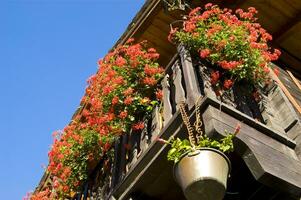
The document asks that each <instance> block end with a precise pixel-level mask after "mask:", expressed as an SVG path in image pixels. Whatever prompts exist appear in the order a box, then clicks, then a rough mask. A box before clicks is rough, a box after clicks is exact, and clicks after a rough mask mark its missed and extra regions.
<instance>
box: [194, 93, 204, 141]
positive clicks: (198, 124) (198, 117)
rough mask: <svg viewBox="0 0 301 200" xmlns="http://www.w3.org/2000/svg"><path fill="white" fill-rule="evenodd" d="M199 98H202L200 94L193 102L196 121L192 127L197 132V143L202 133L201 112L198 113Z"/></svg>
mask: <svg viewBox="0 0 301 200" xmlns="http://www.w3.org/2000/svg"><path fill="white" fill-rule="evenodd" d="M201 99H202V96H200V97H199V98H198V99H197V101H196V103H195V112H196V114H195V115H196V121H195V122H194V127H195V130H196V132H197V137H196V139H197V143H198V142H199V141H200V138H202V137H203V134H204V133H203V130H202V126H203V122H202V119H201V113H200V106H201V103H200V102H201Z"/></svg>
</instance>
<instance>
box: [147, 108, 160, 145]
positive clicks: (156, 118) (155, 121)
mask: <svg viewBox="0 0 301 200" xmlns="http://www.w3.org/2000/svg"><path fill="white" fill-rule="evenodd" d="M162 127H163V124H162V117H161V114H160V110H159V107H157V106H156V107H155V108H154V111H153V113H152V123H151V130H150V131H151V142H152V141H154V140H156V138H157V137H158V134H159V133H160V131H161V129H162Z"/></svg>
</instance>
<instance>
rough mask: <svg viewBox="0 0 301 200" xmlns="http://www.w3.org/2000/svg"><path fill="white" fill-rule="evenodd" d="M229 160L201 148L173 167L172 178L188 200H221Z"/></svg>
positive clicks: (212, 151) (225, 183)
mask: <svg viewBox="0 0 301 200" xmlns="http://www.w3.org/2000/svg"><path fill="white" fill-rule="evenodd" d="M230 169H231V163H230V160H229V159H228V158H227V156H226V155H225V154H223V153H222V152H220V151H218V150H216V149H211V148H201V149H199V150H197V151H195V152H193V153H189V154H186V155H184V156H183V157H182V159H181V160H180V162H178V163H177V164H176V165H175V166H174V176H175V179H176V181H177V182H178V183H179V185H180V186H181V188H182V190H183V192H184V195H185V197H186V199H188V200H221V199H223V197H224V195H225V191H226V187H227V179H228V176H229V172H230Z"/></svg>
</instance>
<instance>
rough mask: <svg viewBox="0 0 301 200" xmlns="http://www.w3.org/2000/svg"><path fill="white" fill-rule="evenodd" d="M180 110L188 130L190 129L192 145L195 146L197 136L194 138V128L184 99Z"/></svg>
mask: <svg viewBox="0 0 301 200" xmlns="http://www.w3.org/2000/svg"><path fill="white" fill-rule="evenodd" d="M180 112H181V115H182V119H183V122H184V124H185V125H186V128H187V131H188V136H189V142H190V144H191V145H192V147H195V145H196V141H195V138H194V135H193V128H192V126H191V124H190V121H189V118H188V116H187V113H186V110H185V103H184V101H182V102H181V103H180Z"/></svg>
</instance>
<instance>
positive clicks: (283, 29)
mask: <svg viewBox="0 0 301 200" xmlns="http://www.w3.org/2000/svg"><path fill="white" fill-rule="evenodd" d="M300 21H301V12H299V13H297V14H296V15H295V17H294V18H292V19H290V20H288V21H287V23H286V24H284V25H283V26H281V27H280V28H279V29H278V31H276V32H275V33H273V34H272V35H273V39H274V41H276V40H280V39H281V37H282V36H283V35H284V34H285V33H287V32H288V31H289V30H290V29H292V28H293V27H294V26H295V25H296V24H297V23H298V22H300Z"/></svg>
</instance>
